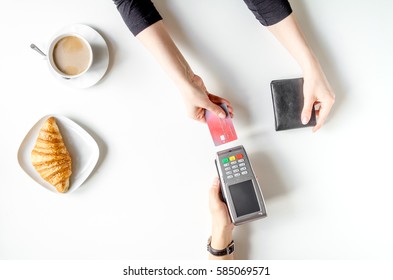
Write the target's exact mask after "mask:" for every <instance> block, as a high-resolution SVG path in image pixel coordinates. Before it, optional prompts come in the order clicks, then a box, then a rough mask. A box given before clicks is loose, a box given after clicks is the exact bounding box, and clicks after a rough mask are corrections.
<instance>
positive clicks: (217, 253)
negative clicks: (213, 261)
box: [207, 236, 235, 257]
mask: <svg viewBox="0 0 393 280" xmlns="http://www.w3.org/2000/svg"><path fill="white" fill-rule="evenodd" d="M211 243H212V237H211V236H210V237H209V239H208V240H207V251H208V252H209V253H210V254H212V255H213V256H216V257H222V256H226V255H230V254H232V253H233V252H234V251H235V242H234V241H233V240H232V241H231V243H229V245H228V246H227V247H226V248H224V249H222V250H217V249H214V248H212V246H211Z"/></svg>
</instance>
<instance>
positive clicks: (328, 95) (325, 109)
mask: <svg viewBox="0 0 393 280" xmlns="http://www.w3.org/2000/svg"><path fill="white" fill-rule="evenodd" d="M303 79H304V84H303V94H304V106H303V111H302V115H301V118H302V123H303V124H307V123H308V122H309V120H310V117H311V112H312V108H313V106H315V113H316V116H317V124H316V125H315V126H314V127H313V129H312V131H313V132H316V131H317V130H318V129H320V128H321V126H322V125H323V124H324V123H325V121H326V118H327V116H328V115H329V112H330V109H331V108H332V106H333V104H334V100H335V95H334V92H333V90H332V88H331V87H330V84H329V82H328V80H327V79H326V77H325V74H324V73H323V71H322V69H321V67H320V65H319V64H318V65H316V66H314V67H313V68H311V69H310V70H307V71H305V72H304V73H303Z"/></svg>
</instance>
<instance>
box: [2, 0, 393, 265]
mask: <svg viewBox="0 0 393 280" xmlns="http://www.w3.org/2000/svg"><path fill="white" fill-rule="evenodd" d="M155 2H156V7H157V9H158V10H159V11H160V13H161V15H162V16H163V17H164V22H165V23H166V25H167V27H168V29H169V30H170V33H171V34H172V36H173V38H174V40H175V41H176V43H177V45H178V47H179V48H180V49H181V51H182V52H183V54H184V56H185V57H186V58H187V60H188V61H189V63H190V65H191V66H192V68H193V70H194V71H195V72H196V73H198V74H199V75H200V76H201V77H203V79H204V81H205V84H206V86H207V88H208V89H209V90H210V91H211V92H213V93H216V94H218V95H221V96H223V97H225V98H228V99H229V100H231V102H232V104H233V107H234V110H235V118H234V124H235V127H236V129H237V132H238V136H239V140H238V141H237V142H236V143H232V144H230V145H228V146H231V145H235V144H243V145H244V146H245V148H246V150H247V151H248V153H249V156H250V158H251V161H252V163H253V165H254V168H255V171H256V173H257V175H258V177H259V180H260V183H261V186H262V190H263V193H264V195H265V200H266V205H267V210H268V218H266V219H264V220H260V221H257V222H253V223H250V224H246V225H243V226H240V227H237V228H236V229H235V241H236V252H237V258H240V259H369V258H371V259H380V258H392V252H393V239H392V236H393V227H392V214H393V203H392V200H393V183H392V157H393V149H392V143H393V138H392V132H393V131H392V120H393V113H392V109H391V108H392V104H393V94H392V93H393V92H392V86H391V84H392V83H391V80H392V79H393V76H392V74H393V71H392V65H393V54H392V53H393V52H392V50H393V31H392V27H393V17H392V16H391V12H392V11H393V2H392V1H389V0H385V1H382V0H381V1H378V3H374V4H370V3H369V1H355V0H351V1H338V0H335V1H322V0H319V1H311V0H307V1H306V0H305V1H295V0H293V1H291V4H292V7H293V9H294V11H295V14H296V16H297V18H298V19H299V22H300V25H301V27H302V29H303V31H304V32H305V34H306V37H307V38H308V41H309V43H310V45H311V46H312V48H313V49H314V51H315V53H316V55H317V56H318V58H319V60H320V62H321V64H322V66H323V68H324V69H325V72H326V75H327V77H328V79H329V81H330V83H331V85H332V87H333V88H334V90H335V93H336V104H335V105H334V108H333V110H332V112H331V114H330V116H329V119H328V122H327V123H326V125H325V126H324V127H323V128H322V129H321V130H320V131H319V132H317V133H315V134H313V133H312V132H311V129H309V128H305V129H299V130H291V131H285V132H275V130H274V119H273V110H272V102H271V95H270V88H269V83H270V81H271V80H274V79H280V78H292V77H298V76H300V75H301V71H300V68H299V66H298V65H297V63H296V62H295V61H294V60H293V58H292V57H291V56H290V55H289V54H288V53H287V51H286V50H285V49H284V48H283V47H282V46H281V45H280V44H279V43H278V42H277V41H276V40H275V39H274V37H273V36H272V35H271V34H270V33H269V32H268V31H267V30H266V29H265V28H264V27H262V26H261V25H260V24H259V22H258V21H257V20H256V19H255V18H254V15H253V14H252V13H251V12H250V11H249V10H248V8H247V7H246V5H245V4H244V3H243V1H241V0H236V1H234V0H233V1H226V0H216V1H191V0H187V1H180V0H166V1H158V0H157V1H155ZM72 23H84V24H88V25H90V26H92V27H93V28H95V29H96V30H97V31H99V32H100V33H101V34H102V35H103V37H104V38H105V39H106V41H107V43H108V46H109V51H110V59H111V61H110V65H109V69H108V72H107V74H106V76H105V77H104V78H103V79H102V80H101V81H100V82H99V83H98V84H97V85H95V86H93V87H91V88H88V89H74V88H71V87H68V86H66V85H64V84H62V83H59V81H58V80H56V79H55V78H54V77H53V76H52V75H51V74H50V73H49V71H48V67H47V65H46V61H44V60H43V59H42V58H41V57H40V56H39V55H38V54H37V53H35V52H34V51H33V50H31V49H30V47H29V45H30V43H35V44H36V45H38V46H39V47H42V48H45V47H46V45H47V43H48V40H49V38H50V37H51V36H52V35H53V34H54V33H56V32H57V31H58V30H59V29H61V28H62V27H64V26H66V25H69V24H72ZM0 28H1V44H0V50H1V52H0V53H1V62H0V96H1V99H0V122H1V133H0V135H1V137H0V174H1V181H0V259H205V258H206V256H207V253H206V247H205V246H206V240H207V238H208V236H209V235H210V214H209V210H208V190H209V187H210V184H211V182H212V179H213V177H214V176H215V174H216V171H215V166H214V163H213V159H214V155H215V151H216V148H215V147H214V146H213V143H212V139H211V138H210V134H209V132H208V128H207V127H206V126H205V125H203V124H200V123H197V122H195V121H192V120H191V119H189V118H188V117H187V116H186V112H185V108H184V105H183V101H182V99H181V97H180V94H179V92H178V90H177V88H176V87H175V85H174V84H173V83H172V81H171V80H169V78H168V76H167V75H166V73H165V72H163V71H162V69H161V68H160V66H159V65H158V64H157V63H156V62H155V60H154V59H153V57H152V56H151V55H150V54H149V53H148V52H147V51H146V50H145V49H144V48H143V46H142V45H141V44H140V42H139V41H138V40H136V39H135V38H134V37H133V36H132V34H131V33H130V31H129V30H128V29H127V27H126V25H125V24H124V23H123V20H122V19H121V17H120V14H119V13H118V11H117V9H116V7H115V5H114V4H113V2H112V1H110V0H99V1H97V0H84V1H78V0H68V1H52V0H51V1H50V0H37V1H27V0H25V1H2V2H1V4H0ZM46 114H61V115H64V116H66V117H69V118H70V119H72V120H74V121H75V122H77V123H78V124H79V125H81V126H82V127H83V128H85V129H86V130H87V131H88V132H89V133H90V134H91V135H92V136H93V137H94V138H95V140H96V141H97V142H98V144H99V147H100V159H99V163H98V165H97V167H96V169H95V171H94V173H93V174H92V175H91V176H90V177H89V178H88V180H87V181H86V182H85V184H84V185H83V186H82V187H81V188H79V189H78V190H77V191H75V192H74V193H71V194H69V195H56V194H53V193H51V192H49V191H47V190H45V189H43V188H42V187H40V186H39V185H37V184H36V183H35V182H34V181H33V180H32V179H30V177H28V176H27V175H26V174H25V173H24V172H23V170H22V169H21V168H20V167H19V165H18V161H17V151H18V148H19V145H20V143H21V141H22V140H23V138H24V136H25V135H26V133H27V132H28V131H29V129H30V128H31V127H32V126H33V125H34V124H35V123H36V122H37V121H38V120H39V119H40V118H41V117H43V116H44V115H46ZM228 146H225V147H224V148H226V147H228Z"/></svg>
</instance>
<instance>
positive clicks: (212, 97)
mask: <svg viewBox="0 0 393 280" xmlns="http://www.w3.org/2000/svg"><path fill="white" fill-rule="evenodd" d="M208 96H209V99H210V101H212V102H213V103H216V104H220V103H225V104H226V105H227V107H229V106H231V102H229V100H228V99H225V98H222V97H220V96H217V95H214V94H211V93H209V94H208Z"/></svg>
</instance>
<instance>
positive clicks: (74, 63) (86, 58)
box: [53, 36, 91, 76]
mask: <svg viewBox="0 0 393 280" xmlns="http://www.w3.org/2000/svg"><path fill="white" fill-rule="evenodd" d="M90 59H91V57H90V50H89V47H88V46H87V45H86V43H85V42H83V41H82V40H81V39H80V38H78V37H76V36H67V37H64V38H61V39H60V40H59V41H58V42H57V43H56V45H55V47H54V49H53V61H54V63H55V65H56V67H57V69H59V70H60V71H61V72H63V73H64V74H66V75H71V76H72V75H78V74H80V73H82V72H83V71H85V70H86V68H87V67H88V66H89V62H90Z"/></svg>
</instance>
